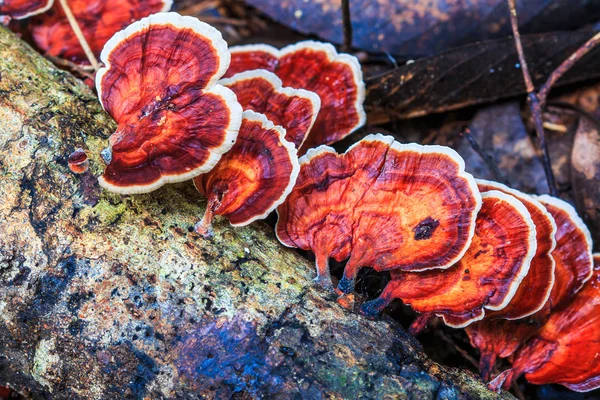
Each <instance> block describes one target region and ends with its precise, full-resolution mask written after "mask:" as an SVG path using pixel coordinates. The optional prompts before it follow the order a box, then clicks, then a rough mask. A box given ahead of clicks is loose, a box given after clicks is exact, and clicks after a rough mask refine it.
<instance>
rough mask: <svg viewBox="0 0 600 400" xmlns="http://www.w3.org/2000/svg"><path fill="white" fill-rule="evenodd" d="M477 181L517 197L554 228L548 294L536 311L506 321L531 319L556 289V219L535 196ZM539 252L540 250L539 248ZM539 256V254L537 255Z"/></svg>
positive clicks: (499, 185)
mask: <svg viewBox="0 0 600 400" xmlns="http://www.w3.org/2000/svg"><path fill="white" fill-rule="evenodd" d="M475 181H476V182H477V183H478V184H482V185H486V186H489V187H491V188H493V189H495V190H499V191H501V192H505V193H507V194H510V195H511V196H513V197H516V198H517V199H518V200H520V201H521V202H523V203H527V204H529V205H530V206H532V207H534V208H536V209H537V210H538V211H539V212H541V213H542V214H543V215H544V216H545V217H546V218H547V219H548V220H549V221H550V224H551V226H552V232H550V235H551V239H552V245H551V246H550V249H549V250H548V253H546V254H543V256H544V257H545V256H550V260H551V264H552V266H551V276H552V281H551V282H550V286H548V290H547V293H545V294H544V297H543V298H542V299H541V300H542V302H541V303H540V306H539V307H537V308H536V309H534V310H533V311H531V312H529V313H526V314H521V315H520V316H518V317H511V318H506V317H504V318H505V319H507V320H509V321H513V320H517V319H522V318H526V317H529V316H531V315H533V314H535V313H536V312H538V311H540V310H541V309H542V308H543V307H544V305H545V304H546V302H547V301H548V299H549V298H550V294H552V288H553V287H554V281H555V276H554V274H555V271H556V261H555V260H554V257H552V252H553V251H554V249H555V248H556V230H557V227H556V221H555V220H554V217H553V216H552V214H550V213H549V212H548V210H547V209H546V207H544V205H543V204H542V203H540V202H539V201H537V200H536V199H535V198H534V197H533V196H531V195H528V194H527V193H523V192H521V191H519V190H516V189H513V188H510V187H508V186H506V185H504V184H502V183H500V182H495V181H488V180H485V179H475ZM536 232H537V226H536ZM538 250H539V248H538ZM536 255H537V254H536ZM534 257H535V256H534Z"/></svg>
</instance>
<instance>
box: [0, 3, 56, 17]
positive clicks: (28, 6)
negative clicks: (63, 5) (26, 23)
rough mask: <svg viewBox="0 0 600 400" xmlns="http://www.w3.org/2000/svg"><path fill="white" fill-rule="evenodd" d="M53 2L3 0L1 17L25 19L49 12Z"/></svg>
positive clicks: (0, 5)
mask: <svg viewBox="0 0 600 400" xmlns="http://www.w3.org/2000/svg"><path fill="white" fill-rule="evenodd" d="M53 2H54V1H53V0H2V1H0V17H1V16H4V15H7V16H9V17H10V18H14V19H25V18H29V17H31V16H33V15H37V14H41V13H44V12H46V11H48V10H49V9H50V8H51V7H52V4H53Z"/></svg>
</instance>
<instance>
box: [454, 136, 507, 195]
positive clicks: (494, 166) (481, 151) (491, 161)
mask: <svg viewBox="0 0 600 400" xmlns="http://www.w3.org/2000/svg"><path fill="white" fill-rule="evenodd" d="M460 136H462V137H464V138H465V139H467V141H468V142H469V144H470V145H471V148H472V149H473V150H474V151H475V153H477V154H479V157H481V159H482V160H483V161H484V162H485V164H486V165H487V166H488V168H489V169H490V170H491V171H492V173H493V174H494V177H495V178H496V181H498V182H501V183H504V184H505V185H507V186H510V184H509V183H508V181H507V180H506V177H505V176H504V174H503V173H502V172H501V171H500V168H498V165H497V164H496V161H495V160H494V159H493V158H492V156H490V154H489V153H488V152H487V151H485V150H484V149H483V147H481V145H480V144H479V143H478V142H477V140H476V139H475V138H474V137H473V135H471V130H470V129H469V128H465V129H463V130H462V131H461V132H460Z"/></svg>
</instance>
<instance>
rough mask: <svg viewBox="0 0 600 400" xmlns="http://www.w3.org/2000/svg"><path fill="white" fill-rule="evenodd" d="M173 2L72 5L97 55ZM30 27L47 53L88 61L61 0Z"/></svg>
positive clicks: (78, 1)
mask: <svg viewBox="0 0 600 400" xmlns="http://www.w3.org/2000/svg"><path fill="white" fill-rule="evenodd" d="M171 5H172V0H110V1H109V0H69V8H70V9H71V11H72V12H73V15H74V16H75V19H76V20H77V21H78V25H79V28H80V29H81V32H82V33H83V36H84V37H85V39H86V41H87V42H88V44H89V46H90V49H91V50H92V52H93V53H94V54H95V55H96V56H99V55H100V52H101V51H102V47H103V46H104V45H105V44H106V42H108V40H109V39H110V38H111V37H112V36H113V35H114V34H115V33H117V32H118V31H120V30H121V29H124V28H126V27H127V26H128V25H129V24H131V23H132V22H134V21H137V20H139V19H141V18H143V17H147V16H149V15H150V14H154V13H157V12H161V11H169V10H170V9H171ZM0 7H1V6H0ZM30 29H31V34H32V36H33V40H34V41H35V43H36V44H37V46H38V47H39V48H40V49H41V50H42V51H43V52H44V53H45V54H48V55H51V56H53V57H58V58H62V59H65V60H69V61H71V62H74V63H77V64H89V61H88V59H87V57H86V55H85V52H84V50H83V48H82V47H81V45H80V43H79V40H78V39H77V37H76V36H75V34H74V33H73V29H72V28H71V25H70V24H69V21H68V20H67V17H66V15H65V12H64V11H63V9H62V7H61V5H60V4H59V3H58V2H56V3H55V4H54V6H53V7H52V8H51V9H50V10H49V11H48V12H46V13H44V14H42V15H39V16H37V17H35V18H33V19H32V21H31V27H30Z"/></svg>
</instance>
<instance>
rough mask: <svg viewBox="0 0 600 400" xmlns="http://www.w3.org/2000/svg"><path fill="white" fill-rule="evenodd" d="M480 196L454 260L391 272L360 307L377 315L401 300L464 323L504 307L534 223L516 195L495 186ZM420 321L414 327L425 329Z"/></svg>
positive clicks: (525, 261) (530, 250)
mask: <svg viewBox="0 0 600 400" xmlns="http://www.w3.org/2000/svg"><path fill="white" fill-rule="evenodd" d="M482 198H483V205H482V207H481V210H480V211H479V214H478V215H477V220H476V224H475V236H474V237H473V240H472V242H471V244H470V246H469V248H468V250H467V252H466V253H465V255H464V256H463V257H462V258H461V259H460V260H459V261H458V262H457V263H456V264H454V265H453V266H452V267H450V268H448V269H446V270H439V269H438V270H429V271H424V272H403V271H399V270H393V271H391V277H392V280H391V281H390V282H389V283H388V285H387V286H386V288H385V289H384V291H383V293H382V294H381V296H379V298H378V299H376V300H373V301H371V302H368V303H365V304H364V305H363V311H364V312H365V313H367V314H375V313H377V312H379V311H381V310H382V309H383V308H384V307H385V306H386V305H387V304H389V303H390V302H391V301H392V300H393V299H401V300H402V301H403V302H404V303H405V304H407V305H410V306H411V307H412V308H413V309H414V310H415V311H417V312H419V313H422V314H425V315H426V316H433V315H437V316H440V317H442V318H443V320H444V322H445V323H446V324H447V325H449V326H452V327H455V328H462V327H465V326H467V325H469V324H470V323H472V322H474V321H477V320H480V319H482V318H483V317H484V316H485V309H488V310H502V309H503V308H504V307H506V306H507V305H508V304H509V302H510V300H511V299H512V298H513V296H514V295H515V293H516V291H517V288H518V287H519V285H520V283H521V281H522V279H523V278H524V277H525V275H526V274H527V272H528V271H529V266H530V263H531V260H532V258H533V256H534V254H535V251H536V242H535V233H536V232H535V225H534V224H533V221H532V219H531V216H530V214H529V212H528V211H527V209H526V208H525V206H524V205H523V204H522V203H521V202H520V201H519V200H517V199H516V198H514V197H512V196H509V195H507V194H505V193H502V192H499V191H489V192H486V193H483V194H482ZM421 322H422V321H419V322H417V324H418V325H415V327H413V329H412V330H413V332H414V331H416V330H418V329H416V327H417V326H418V327H419V328H423V326H422V325H421ZM415 333H418V332H415Z"/></svg>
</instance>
